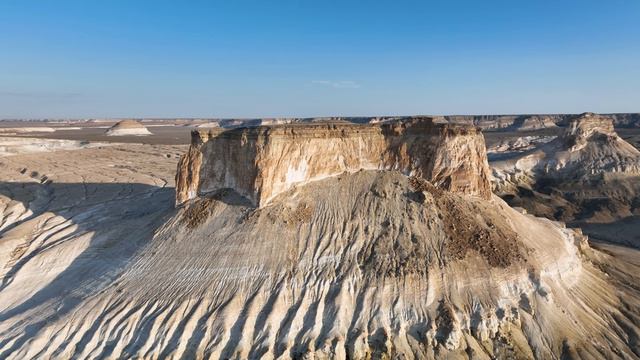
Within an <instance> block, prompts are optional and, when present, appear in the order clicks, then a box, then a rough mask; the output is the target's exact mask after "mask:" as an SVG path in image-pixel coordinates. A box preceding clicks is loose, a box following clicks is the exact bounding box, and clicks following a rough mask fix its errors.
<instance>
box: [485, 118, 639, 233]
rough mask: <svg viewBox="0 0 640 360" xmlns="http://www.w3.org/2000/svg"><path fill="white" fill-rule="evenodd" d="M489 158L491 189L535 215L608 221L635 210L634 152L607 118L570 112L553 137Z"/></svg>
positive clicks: (636, 157) (636, 169)
mask: <svg viewBox="0 0 640 360" xmlns="http://www.w3.org/2000/svg"><path fill="white" fill-rule="evenodd" d="M492 158H496V161H492V162H491V167H492V172H493V183H494V189H495V191H496V192H497V193H498V194H499V195H500V196H502V197H503V198H505V199H507V200H508V202H509V203H510V204H511V205H512V206H522V207H525V208H526V209H527V210H528V211H530V212H532V213H534V214H536V215H538V216H546V217H550V218H555V219H558V220H563V221H568V222H570V221H574V220H587V219H589V220H590V221H610V220H612V219H616V218H620V217H628V216H631V215H634V214H638V213H640V207H638V205H637V204H639V203H640V202H639V201H640V197H639V195H640V185H639V184H640V183H639V182H638V180H639V179H640V151H638V150H637V149H636V148H635V147H634V146H633V145H631V144H629V143H628V142H626V141H625V140H624V139H622V138H620V137H619V136H618V134H617V133H616V132H615V130H614V124H613V120H612V119H611V118H610V117H608V116H602V115H597V114H593V113H584V114H581V115H578V116H574V117H573V118H572V119H571V120H570V121H569V122H568V124H567V126H566V128H565V130H564V132H563V133H562V134H561V135H560V136H558V137H557V138H556V139H554V140H553V141H550V142H548V143H546V144H542V145H540V146H538V147H536V148H534V149H532V150H529V151H525V152H521V153H511V154H505V156H502V157H494V156H493V155H492Z"/></svg>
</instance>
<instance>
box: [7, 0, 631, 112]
mask: <svg viewBox="0 0 640 360" xmlns="http://www.w3.org/2000/svg"><path fill="white" fill-rule="evenodd" d="M638 19H640V1H637V0H627V1H621V0H607V1H589V0H583V1H572V0H566V1H563V0H556V1H544V0H541V1H520V0H511V1H471V0H466V1H355V0H345V1H332V0H326V1H277V0H274V1H244V0H229V1H159V0H154V1H142V0H139V1H116V0H110V1H66V0H57V1H35V0H33V1H30V0H0V118H3V117H4V118H6V117H127V116H134V117H263V116H329V115H390V114H491V113H501V114H504V113H556V112H567V113H571V112H583V111H594V112H640V65H639V64H640V26H638Z"/></svg>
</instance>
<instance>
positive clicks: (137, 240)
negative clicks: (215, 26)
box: [0, 113, 640, 359]
mask: <svg viewBox="0 0 640 360" xmlns="http://www.w3.org/2000/svg"><path fill="white" fill-rule="evenodd" d="M115 125H117V124H116V121H104V122H96V121H73V122H72V121H67V122H56V121H48V122H44V121H28V122H27V121H4V122H0V268H1V270H0V358H1V359H5V358H7V359H27V358H42V359H52V358H55V359H58V358H59V359H68V358H82V359H84V358H97V359H103V358H114V359H118V358H145V359H146V358H149V359H164V358H174V359H192V358H215V359H217V358H233V359H245V358H278V359H297V358H341V359H343V358H349V359H367V358H374V359H378V358H394V359H395V358H397V359H401V358H423V359H431V358H437V359H441V358H442V359H445V358H446V359H458V358H460V359H464V358H471V359H493V358H505V359H510V358H522V359H529V358H536V359H560V358H562V359H565V358H567V359H603V358H606V359H635V358H640V250H639V249H640V151H639V150H638V149H640V117H639V116H638V114H626V115H624V116H623V115H616V116H607V115H602V116H601V115H596V114H590V113H586V114H580V115H577V114H576V115H552V116H530V117H524V118H522V117H520V118H519V117H509V116H506V117H494V118H488V117H482V118H481V117H478V118H472V117H468V118H464V117H436V118H426V117H425V118H397V119H396V118H390V119H385V118H375V119H368V118H366V119H365V118H354V119H337V118H330V119H329V118H326V119H318V120H317V121H316V120H309V119H296V120H291V121H289V120H283V119H268V120H262V121H261V120H259V119H253V120H246V121H233V120H225V121H220V122H217V121H210V120H148V121H141V122H126V123H123V124H120V125H119V126H115ZM245 126H248V127H245ZM478 127H479V128H482V130H483V131H482V132H481V131H480V129H479V128H478ZM146 132H150V134H146ZM145 134H146V135H145ZM176 204H177V205H176Z"/></svg>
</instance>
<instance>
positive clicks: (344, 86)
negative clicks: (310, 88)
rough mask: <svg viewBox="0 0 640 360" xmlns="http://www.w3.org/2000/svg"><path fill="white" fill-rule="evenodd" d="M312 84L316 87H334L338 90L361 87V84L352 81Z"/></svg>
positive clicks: (323, 81) (317, 81) (328, 81)
mask: <svg viewBox="0 0 640 360" xmlns="http://www.w3.org/2000/svg"><path fill="white" fill-rule="evenodd" d="M311 83H312V84H315V85H321V86H327V87H332V88H337V89H357V88H359V87H360V84H358V83H357V82H355V81H352V80H340V81H333V80H313V81H312V82H311Z"/></svg>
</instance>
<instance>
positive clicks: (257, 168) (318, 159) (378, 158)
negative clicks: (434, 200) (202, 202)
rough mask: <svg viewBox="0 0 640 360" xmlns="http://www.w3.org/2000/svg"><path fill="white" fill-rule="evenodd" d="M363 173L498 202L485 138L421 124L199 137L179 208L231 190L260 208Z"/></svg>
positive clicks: (179, 185) (181, 177)
mask: <svg viewBox="0 0 640 360" xmlns="http://www.w3.org/2000/svg"><path fill="white" fill-rule="evenodd" d="M359 170H398V171H400V172H402V173H404V174H405V175H411V176H417V177H420V178H423V179H425V180H428V181H430V182H432V183H433V184H434V185H436V186H437V187H439V188H441V189H445V190H450V191H454V192H459V193H464V194H471V195H476V196H480V197H482V198H485V199H488V198H490V196H491V189H490V183H489V167H488V162H487V155H486V149H485V145H484V138H483V136H482V134H481V132H480V130H479V129H477V128H476V127H473V126H467V125H451V124H435V123H434V122H433V121H432V119H431V118H426V117H420V118H413V119H411V120H410V121H405V122H390V123H380V124H345V123H329V124H327V123H324V124H305V125H300V124H295V125H292V124H288V125H277V126H259V127H254V128H238V129H231V130H227V131H221V130H218V129H212V130H208V131H198V130H196V131H193V132H192V143H191V147H190V149H189V151H188V152H187V154H185V155H184V156H183V157H182V158H181V159H180V162H179V164H178V171H177V175H176V204H178V205H179V204H182V203H184V202H186V201H188V200H192V199H195V198H197V197H198V196H201V195H205V194H208V193H214V192H216V191H219V190H222V189H227V188H230V189H233V190H235V191H236V192H238V193H239V194H240V195H242V196H244V197H246V198H247V199H249V200H250V201H251V202H252V203H253V204H254V205H255V206H258V207H261V206H264V205H266V204H267V203H268V202H269V201H270V200H271V199H272V198H273V197H275V196H277V195H278V194H280V193H282V192H284V191H287V190H289V189H291V188H292V187H294V186H297V185H302V184H305V183H308V182H311V181H317V180H321V179H324V178H327V177H331V176H336V175H339V174H342V173H344V172H350V173H353V172H356V171H359Z"/></svg>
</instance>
